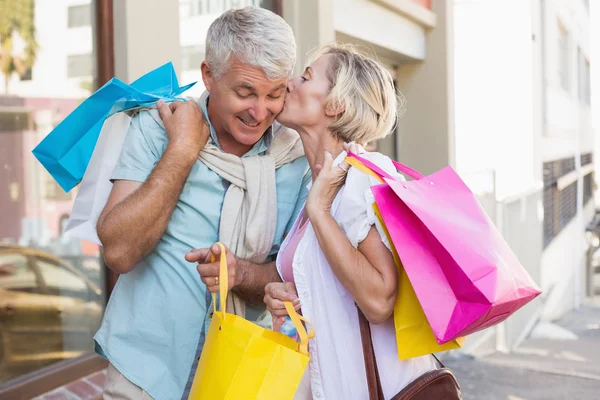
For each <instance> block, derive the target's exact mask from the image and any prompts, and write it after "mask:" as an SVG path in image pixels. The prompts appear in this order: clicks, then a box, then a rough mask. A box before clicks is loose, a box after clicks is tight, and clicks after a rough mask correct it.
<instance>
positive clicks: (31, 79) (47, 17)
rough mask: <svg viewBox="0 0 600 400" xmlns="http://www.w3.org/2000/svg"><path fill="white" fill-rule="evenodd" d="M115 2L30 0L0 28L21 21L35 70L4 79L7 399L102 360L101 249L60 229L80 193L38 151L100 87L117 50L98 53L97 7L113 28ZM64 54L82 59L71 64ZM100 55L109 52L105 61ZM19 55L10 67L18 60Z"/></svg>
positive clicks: (0, 255) (1, 151)
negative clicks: (101, 70) (61, 182)
mask: <svg viewBox="0 0 600 400" xmlns="http://www.w3.org/2000/svg"><path fill="white" fill-rule="evenodd" d="M69 3H73V4H69ZM82 3H86V4H82ZM98 3H104V5H105V6H106V7H95V6H94V5H95V4H98ZM112 3H113V2H112V1H109V0H94V1H92V0H87V1H83V0H80V1H77V2H72V1H32V0H28V1H5V2H3V5H2V7H0V8H1V9H2V10H1V11H0V14H1V15H2V16H3V17H6V18H0V31H5V30H7V29H8V26H7V25H6V24H7V23H11V24H13V25H12V26H13V29H14V30H15V34H16V35H17V37H19V38H21V39H22V40H20V41H19V51H18V52H15V54H23V55H24V56H23V57H27V59H26V60H25V61H26V65H31V66H32V68H31V70H30V71H29V73H26V74H24V76H21V77H20V78H21V79H16V76H15V75H16V73H15V75H13V76H12V77H10V79H9V80H8V81H7V80H6V79H5V76H4V74H0V81H1V82H0V87H1V88H2V90H3V92H2V94H0V106H1V107H0V108H1V110H0V160H1V166H0V338H1V340H0V398H7V399H30V398H35V397H37V396H39V395H42V394H43V393H45V392H47V391H49V390H51V389H53V388H55V387H56V386H60V385H63V384H64V383H66V381H65V379H69V380H70V381H73V380H75V379H77V378H79V377H83V376H85V375H88V374H90V373H92V372H94V371H90V370H89V369H87V370H86V369H85V365H92V364H91V363H90V364H85V363H87V362H88V360H90V359H96V358H95V357H94V351H93V335H94V333H95V331H96V329H97V326H98V324H99V322H100V321H101V319H102V316H103V312H104V304H105V299H106V293H107V285H106V283H105V282H106V278H105V272H106V269H105V267H104V265H102V263H101V258H100V249H99V247H98V246H96V245H95V244H92V243H89V242H85V241H82V240H79V239H77V238H75V237H74V236H72V234H71V232H68V233H65V232H64V229H61V226H64V216H65V215H68V214H70V212H71V209H72V205H73V199H74V197H75V195H74V193H73V192H72V193H65V192H64V191H63V190H62V189H61V188H60V187H59V186H58V185H57V184H56V182H55V181H54V179H53V178H52V177H51V176H50V175H49V174H48V172H47V171H46V170H45V169H44V167H42V165H41V164H40V163H39V162H38V160H37V159H36V158H35V157H34V156H33V154H32V150H33V148H34V147H35V146H36V145H37V144H38V143H39V142H40V141H41V140H42V139H43V138H44V137H45V136H46V135H47V134H48V133H49V132H50V131H51V130H52V129H53V128H54V127H55V126H56V125H57V124H58V123H60V122H61V121H62V120H64V119H65V118H66V117H67V115H69V114H70V113H71V112H72V111H73V110H74V109H75V108H76V107H77V106H78V105H79V104H80V103H81V101H82V100H83V97H84V95H82V89H81V87H80V84H81V82H83V81H86V82H87V81H89V82H97V78H98V77H97V76H95V73H96V70H97V68H96V67H95V62H96V60H97V59H103V60H105V59H107V58H108V57H107V56H106V54H107V52H110V53H112V51H113V50H112V48H111V47H110V46H104V48H103V49H101V48H98V49H96V48H95V44H96V43H97V40H98V41H100V43H101V44H105V43H106V41H107V40H108V39H106V38H105V37H106V36H107V35H97V31H96V30H95V29H96V24H95V23H92V22H94V21H96V9H98V12H99V13H100V14H98V20H99V21H101V22H102V21H110V20H108V19H107V18H106V17H105V13H107V12H108V11H110V6H112ZM105 9H108V11H106V10H105ZM102 16H104V17H102ZM103 18H104V19H103ZM106 26H107V24H99V25H98V27H99V28H103V27H106ZM75 28H83V29H80V30H76V31H73V30H72V29H75ZM105 33H106V32H105ZM110 34H111V35H112V30H111V31H110ZM65 37H68V38H70V40H69V41H67V42H69V43H67V42H65ZM71 39H72V40H71ZM15 48H16V47H15ZM65 48H73V50H72V52H75V53H77V54H73V55H70V56H68V57H67V56H65ZM75 48H76V49H77V50H75ZM96 51H102V54H99V55H98V58H96V56H95V54H96ZM13 58H14V59H13V60H12V61H11V58H8V59H7V60H8V61H9V62H11V63H15V62H16V61H19V60H17V57H13ZM52 60H58V62H59V65H58V66H57V65H55V63H53V61H52ZM61 68H62V69H63V70H64V72H63V71H61ZM31 71H33V72H35V73H34V74H31ZM110 75H114V71H110ZM47 76H51V77H52V79H51V80H48V79H46V77H47ZM72 77H76V78H85V79H81V80H79V79H78V80H71V79H69V78H72ZM24 81H27V82H24ZM104 81H105V80H104ZM104 81H100V82H98V83H100V84H101V83H104ZM7 93H8V95H6V94H7ZM74 192H75V191H74ZM97 359H98V360H99V357H98V358H97ZM97 362H98V364H94V367H93V368H97V369H99V368H101V367H102V365H101V364H100V362H99V361H97ZM70 365H75V366H76V367H75V368H72V367H71V366H70ZM65 370H69V371H70V372H69V374H70V375H69V376H70V378H66V377H65ZM78 374H81V375H78ZM53 385H54V386H53Z"/></svg>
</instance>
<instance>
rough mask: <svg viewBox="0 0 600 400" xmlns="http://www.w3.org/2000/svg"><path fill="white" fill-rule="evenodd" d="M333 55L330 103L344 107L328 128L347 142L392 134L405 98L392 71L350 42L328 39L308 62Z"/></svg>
mask: <svg viewBox="0 0 600 400" xmlns="http://www.w3.org/2000/svg"><path fill="white" fill-rule="evenodd" d="M327 54H329V55H331V56H332V60H331V62H330V65H329V71H328V78H329V80H330V81H331V90H330V92H329V94H328V96H327V102H326V104H327V107H328V108H330V109H333V110H341V112H340V114H339V115H338V117H337V119H336V120H335V121H334V122H333V123H332V124H331V126H330V127H329V129H330V130H331V132H332V134H333V135H334V137H336V138H338V139H340V140H343V141H345V142H356V143H359V144H362V145H365V144H367V143H369V142H372V141H375V140H377V139H381V138H383V137H385V136H387V135H389V134H390V133H391V132H392V131H393V130H394V129H395V127H396V123H397V119H398V117H399V116H400V109H401V108H402V109H403V107H404V98H403V97H402V95H400V94H398V93H397V92H396V88H395V87H394V80H393V78H392V76H391V74H390V73H389V71H388V70H387V69H386V68H385V67H383V66H382V65H381V64H380V63H379V62H378V61H376V60H375V59H374V58H371V57H368V56H366V55H364V54H361V53H359V52H358V50H357V49H356V47H354V46H352V45H349V44H340V43H329V44H326V45H322V46H320V47H318V48H317V49H315V50H314V52H313V53H312V55H311V57H310V61H309V64H312V63H313V62H314V61H315V60H316V59H318V58H319V57H321V56H324V55H327Z"/></svg>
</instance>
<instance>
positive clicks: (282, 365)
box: [189, 243, 313, 400]
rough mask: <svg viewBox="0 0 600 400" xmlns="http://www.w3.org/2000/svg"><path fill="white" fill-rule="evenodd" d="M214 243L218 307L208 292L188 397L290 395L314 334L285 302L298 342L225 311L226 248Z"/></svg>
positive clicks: (216, 399)
mask: <svg viewBox="0 0 600 400" xmlns="http://www.w3.org/2000/svg"><path fill="white" fill-rule="evenodd" d="M219 246H220V247H221V263H220V268H221V269H220V273H219V286H220V293H219V300H220V311H217V307H216V296H215V294H214V293H213V304H214V314H213V318H212V321H211V323H210V327H209V329H208V335H207V336H206V342H205V344H204V349H203V350H202V355H201V357H200V361H199V363H198V369H197V370H196V375H195V377H194V383H193V385H192V389H191V392H190V396H189V399H190V400H208V399H210V400H220V399H231V400H234V399H235V400H239V399H264V400H267V399H268V400H271V399H293V398H294V395H295V393H296V390H297V389H298V385H299V384H300V380H301V379H302V375H303V374H304V371H305V369H306V367H307V365H308V361H309V359H310V356H309V354H308V339H309V338H310V337H312V335H313V332H312V330H311V333H310V335H309V334H308V333H307V332H306V330H305V328H304V326H303V324H302V322H301V321H306V320H305V319H304V318H303V317H302V316H300V315H298V314H297V313H296V311H295V310H294V307H293V306H292V305H291V303H289V302H288V303H286V304H285V306H286V309H287V311H288V313H289V315H290V318H291V320H292V322H293V323H294V325H295V326H296V329H297V331H298V335H299V336H300V339H301V342H300V344H298V343H297V342H296V341H294V340H293V339H291V338H290V337H288V336H286V335H284V334H282V333H278V332H273V331H270V330H266V329H264V328H262V327H260V326H258V325H256V324H253V323H252V322H250V321H247V320H245V319H243V318H241V317H239V316H237V315H234V314H227V313H226V312H225V304H226V301H227V288H228V282H227V260H226V258H225V254H226V252H225V248H224V247H223V245H222V244H220V243H219ZM213 259H214V258H213Z"/></svg>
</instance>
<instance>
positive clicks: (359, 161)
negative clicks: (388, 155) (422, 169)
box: [345, 153, 423, 183]
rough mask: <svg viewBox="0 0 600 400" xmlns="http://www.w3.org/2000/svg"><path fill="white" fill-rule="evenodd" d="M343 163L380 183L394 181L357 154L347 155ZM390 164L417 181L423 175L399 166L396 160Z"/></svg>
mask: <svg viewBox="0 0 600 400" xmlns="http://www.w3.org/2000/svg"><path fill="white" fill-rule="evenodd" d="M345 161H346V162H347V163H348V164H350V165H352V166H353V167H355V168H356V169H358V170H360V171H362V172H365V173H368V174H369V175H372V176H374V177H375V178H376V179H379V180H380V181H381V182H382V183H384V182H385V179H392V180H394V178H393V177H392V176H391V175H390V174H388V173H387V172H385V171H384V170H383V169H381V168H379V167H378V166H377V165H375V164H373V163H372V162H371V161H369V160H367V159H366V158H363V157H361V156H359V155H357V154H354V153H348V155H347V156H346V158H345ZM392 163H393V164H394V167H396V169H397V170H398V171H400V172H402V173H403V174H406V175H408V176H410V177H411V178H413V179H417V180H418V179H421V178H423V174H421V173H419V172H417V171H415V170H414V169H412V168H409V167H407V166H406V165H404V164H400V163H399V162H398V161H396V160H392Z"/></svg>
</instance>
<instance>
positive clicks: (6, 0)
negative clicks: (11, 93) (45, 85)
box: [0, 0, 39, 89]
mask: <svg viewBox="0 0 600 400" xmlns="http://www.w3.org/2000/svg"><path fill="white" fill-rule="evenodd" d="M34 9H35V0H0V71H1V72H2V74H3V75H4V76H5V78H6V86H7V87H8V81H9V79H10V77H11V75H12V74H13V73H15V72H16V73H17V74H19V76H20V77H21V78H22V77H24V76H25V75H26V74H27V72H28V71H29V70H30V69H31V68H32V67H33V64H34V63H35V58H36V55H37V51H38V48H39V46H38V44H37V42H36V41H35V18H34ZM15 33H16V34H18V35H19V36H20V37H21V38H22V39H23V41H24V42H25V51H24V54H13V35H14V34H15ZM6 89H7V88H6Z"/></svg>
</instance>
